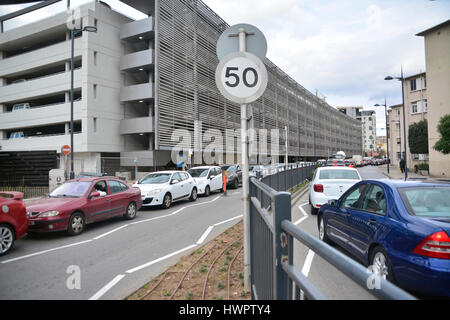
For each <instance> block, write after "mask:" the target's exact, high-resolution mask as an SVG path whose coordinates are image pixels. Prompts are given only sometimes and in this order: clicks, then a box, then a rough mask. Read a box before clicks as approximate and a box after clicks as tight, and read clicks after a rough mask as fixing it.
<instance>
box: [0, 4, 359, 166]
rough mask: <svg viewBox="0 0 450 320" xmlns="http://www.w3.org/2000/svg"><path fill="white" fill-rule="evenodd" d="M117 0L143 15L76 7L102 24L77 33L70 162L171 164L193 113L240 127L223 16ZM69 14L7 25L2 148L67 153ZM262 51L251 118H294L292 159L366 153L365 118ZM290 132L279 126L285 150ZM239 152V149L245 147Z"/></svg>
mask: <svg viewBox="0 0 450 320" xmlns="http://www.w3.org/2000/svg"><path fill="white" fill-rule="evenodd" d="M53 2H55V1H53ZM122 2H124V3H126V4H128V5H130V6H132V7H134V8H136V9H138V10H140V11H141V12H143V13H145V14H146V15H147V16H148V17H147V18H145V19H142V20H138V21H134V20H133V19H130V18H128V17H126V16H125V15H123V14H121V13H118V12H116V11H114V10H112V9H111V8H110V7H109V6H107V5H104V4H102V3H101V2H97V1H94V2H91V3H88V4H86V5H83V6H82V7H81V9H80V17H81V21H82V25H83V26H88V25H91V26H95V27H96V28H97V32H95V33H94V32H92V33H91V32H82V33H81V34H80V35H79V36H78V37H77V38H76V39H74V40H75V68H74V74H75V78H74V85H75V86H74V88H75V102H74V120H75V128H74V138H75V141H74V157H75V166H76V168H75V171H80V170H83V171H97V172H99V171H100V170H101V168H100V166H101V164H100V159H101V158H103V157H120V162H121V165H122V166H129V167H133V166H135V165H137V166H142V167H151V168H156V167H165V166H167V165H170V163H171V151H172V150H173V148H174V147H175V146H176V145H177V143H178V141H175V140H174V139H172V133H173V132H174V131H175V130H177V129H186V130H188V131H189V132H191V133H192V135H193V136H194V135H195V134H194V132H195V127H194V124H195V122H196V121H200V122H201V123H202V132H201V133H205V132H206V131H207V130H209V129H214V130H219V131H220V132H222V133H223V134H224V135H225V132H226V130H227V129H231V130H233V129H234V130H238V129H239V128H240V107H239V106H238V105H236V104H234V103H230V102H229V101H227V100H226V99H225V98H224V97H222V96H221V95H220V93H219V92H218V89H217V87H216V84H215V77H214V74H215V69H216V66H217V64H218V59H217V56H216V42H217V40H218V38H219V36H220V35H221V33H222V32H223V31H224V30H225V29H226V28H227V27H228V24H227V23H226V22H225V21H224V20H222V19H221V18H220V17H219V16H218V15H217V14H215V13H214V12H213V11H212V10H211V9H210V8H209V7H207V6H206V5H205V4H204V3H203V2H202V1H200V0H164V1H157V0H156V1H139V0H133V1H131V0H130V1H122ZM68 3H69V2H68ZM68 18H69V16H68V14H67V13H66V12H63V13H60V14H57V15H54V16H51V17H49V18H45V19H42V20H39V21H36V22H33V23H30V24H27V25H23V26H20V27H17V28H14V29H11V30H6V31H5V30H3V29H2V30H3V32H2V33H1V34H0V112H1V116H0V148H1V150H0V152H6V151H7V152H19V151H31V150H54V151H55V152H56V153H57V154H58V155H61V147H62V146H63V145H66V144H67V145H68V144H70V132H69V130H70V127H69V121H70V97H69V90H70V71H71V70H70V63H69V61H70V49H71V41H70V40H71V39H70V31H69V30H68V29H67V26H66V22H67V19H68ZM0 20H1V22H2V25H3V20H2V17H0ZM264 63H265V64H266V67H267V70H268V74H269V83H268V87H267V90H266V92H265V94H264V95H263V97H261V98H260V99H259V100H258V101H256V102H255V103H253V104H252V107H253V114H254V117H253V118H254V119H253V120H254V123H255V128H263V129H267V130H268V131H269V132H270V130H271V129H279V130H281V131H284V128H285V126H287V128H288V130H287V133H288V134H287V139H288V141H287V142H288V143H287V145H288V150H287V152H288V156H289V160H290V161H294V160H296V159H299V158H300V157H303V158H310V159H313V158H320V157H325V156H326V155H327V154H330V153H333V152H336V151H338V150H343V151H345V152H346V153H347V154H359V153H360V150H361V149H362V146H361V125H360V122H359V121H357V120H354V119H352V118H351V117H349V116H346V115H343V114H342V113H340V112H339V111H337V110H336V109H335V108H333V107H332V106H330V105H328V104H327V103H326V102H325V101H323V100H322V99H319V98H317V97H316V96H315V95H314V94H312V93H310V92H309V91H307V90H306V89H305V88H303V87H302V86H301V85H300V84H298V83H297V82H296V81H295V80H293V79H292V78H291V77H289V76H288V75H287V74H286V73H285V72H284V71H282V70H281V69H280V68H278V67H277V66H276V65H274V64H273V63H272V62H271V61H270V60H269V59H265V60H264ZM20 105H23V106H24V107H23V108H22V107H20ZM19 109H21V110H19ZM194 139H195V138H194ZM259 139H260V137H259V136H258V137H257V139H256V140H257V142H258V141H259ZM284 139H285V138H284V135H280V137H279V141H278V142H279V145H280V146H281V148H280V154H281V155H284V154H285V152H286V150H285V149H284V145H285V140H284ZM267 142H268V143H270V142H271V141H270V137H269V139H268V141H267ZM206 144H207V143H206V142H205V143H204V144H203V148H204V147H205V145H206ZM237 145H238V147H239V145H240V144H239V143H237ZM218 151H219V152H224V153H225V152H226V150H225V149H219V150H218ZM269 151H270V149H269ZM235 153H236V157H235V161H239V149H237V150H236V151H235ZM60 158H61V159H63V157H62V156H61V157H60Z"/></svg>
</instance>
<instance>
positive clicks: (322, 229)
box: [317, 214, 333, 245]
mask: <svg viewBox="0 0 450 320" xmlns="http://www.w3.org/2000/svg"><path fill="white" fill-rule="evenodd" d="M317 225H318V228H319V239H320V240H322V241H323V242H325V243H327V244H329V245H331V244H333V241H331V239H330V238H328V235H327V226H326V224H325V221H324V219H323V214H319V215H318V216H317Z"/></svg>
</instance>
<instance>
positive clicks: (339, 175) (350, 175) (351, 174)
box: [319, 170, 359, 180]
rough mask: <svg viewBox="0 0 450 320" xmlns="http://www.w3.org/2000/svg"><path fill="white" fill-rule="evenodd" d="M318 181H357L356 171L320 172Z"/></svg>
mask: <svg viewBox="0 0 450 320" xmlns="http://www.w3.org/2000/svg"><path fill="white" fill-rule="evenodd" d="M319 179H320V180H327V179H349V180H359V175H358V172H357V171H354V170H321V171H320V174H319Z"/></svg>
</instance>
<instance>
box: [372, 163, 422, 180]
mask: <svg viewBox="0 0 450 320" xmlns="http://www.w3.org/2000/svg"><path fill="white" fill-rule="evenodd" d="M378 170H379V171H380V172H381V173H382V174H384V175H385V176H386V177H388V178H389V179H404V178H405V173H404V172H401V171H400V170H399V169H398V167H396V166H394V165H392V164H391V165H390V167H389V174H388V173H387V168H386V165H385V164H384V165H381V166H379V167H378ZM410 178H411V179H422V180H423V179H427V178H428V176H422V175H421V174H418V173H414V172H412V171H408V179H410Z"/></svg>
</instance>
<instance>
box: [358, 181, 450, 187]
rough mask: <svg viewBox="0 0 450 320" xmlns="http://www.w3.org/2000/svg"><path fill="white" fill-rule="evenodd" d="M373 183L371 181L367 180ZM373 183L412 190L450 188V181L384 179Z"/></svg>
mask: <svg viewBox="0 0 450 320" xmlns="http://www.w3.org/2000/svg"><path fill="white" fill-rule="evenodd" d="M366 181H371V180H366ZM373 181H382V182H384V183H386V184H387V185H389V186H391V187H394V188H410V187H442V186H450V181H448V180H445V179H444V180H432V179H423V180H422V179H421V180H406V181H405V180H390V179H382V180H373Z"/></svg>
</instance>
